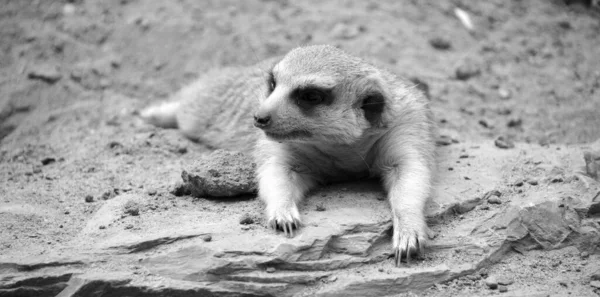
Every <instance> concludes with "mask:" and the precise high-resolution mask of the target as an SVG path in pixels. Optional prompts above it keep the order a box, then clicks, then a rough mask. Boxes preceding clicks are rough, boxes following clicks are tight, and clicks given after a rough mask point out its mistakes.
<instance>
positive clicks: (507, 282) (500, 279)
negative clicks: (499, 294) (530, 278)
mask: <svg viewBox="0 0 600 297" xmlns="http://www.w3.org/2000/svg"><path fill="white" fill-rule="evenodd" d="M496 281H497V282H498V284H499V285H504V286H509V285H512V284H513V283H514V280H512V279H511V278H508V277H506V276H499V277H496Z"/></svg>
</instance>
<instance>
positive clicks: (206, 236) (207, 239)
mask: <svg viewBox="0 0 600 297" xmlns="http://www.w3.org/2000/svg"><path fill="white" fill-rule="evenodd" d="M202 240H204V241H205V242H210V241H212V236H210V235H205V236H204V237H202Z"/></svg>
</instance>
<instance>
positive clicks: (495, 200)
mask: <svg viewBox="0 0 600 297" xmlns="http://www.w3.org/2000/svg"><path fill="white" fill-rule="evenodd" d="M487 202H488V203H489V204H502V200H500V198H498V196H492V197H490V198H488V199H487Z"/></svg>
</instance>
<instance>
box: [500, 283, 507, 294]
mask: <svg viewBox="0 0 600 297" xmlns="http://www.w3.org/2000/svg"><path fill="white" fill-rule="evenodd" d="M498 292H500V293H506V292H508V288H507V287H506V286H502V285H500V286H498Z"/></svg>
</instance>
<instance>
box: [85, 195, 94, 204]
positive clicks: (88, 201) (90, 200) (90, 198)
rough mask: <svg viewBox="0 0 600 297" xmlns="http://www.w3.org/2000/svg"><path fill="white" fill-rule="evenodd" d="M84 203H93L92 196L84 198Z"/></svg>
mask: <svg viewBox="0 0 600 297" xmlns="http://www.w3.org/2000/svg"><path fill="white" fill-rule="evenodd" d="M85 202H87V203H91V202H94V196H92V195H87V196H85Z"/></svg>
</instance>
